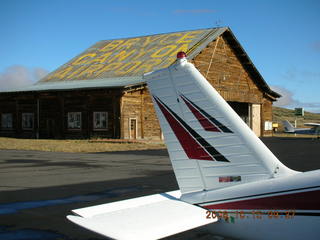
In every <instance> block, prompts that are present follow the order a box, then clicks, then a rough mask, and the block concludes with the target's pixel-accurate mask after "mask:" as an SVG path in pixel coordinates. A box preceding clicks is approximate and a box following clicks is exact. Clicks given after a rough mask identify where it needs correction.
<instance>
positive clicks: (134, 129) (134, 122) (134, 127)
mask: <svg viewBox="0 0 320 240" xmlns="http://www.w3.org/2000/svg"><path fill="white" fill-rule="evenodd" d="M129 123H130V128H129V129H130V133H129V136H130V139H137V119H136V118H130V119H129Z"/></svg>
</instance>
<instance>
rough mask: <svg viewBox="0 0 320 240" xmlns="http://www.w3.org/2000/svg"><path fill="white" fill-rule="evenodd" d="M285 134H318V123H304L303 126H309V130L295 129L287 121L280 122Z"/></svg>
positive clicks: (319, 128) (319, 125)
mask: <svg viewBox="0 0 320 240" xmlns="http://www.w3.org/2000/svg"><path fill="white" fill-rule="evenodd" d="M282 124H283V126H284V132H285V133H296V134H316V135H319V134H320V123H305V124H304V125H305V126H311V128H295V127H294V126H293V125H292V124H291V123H290V122H289V121H288V120H284V121H282Z"/></svg>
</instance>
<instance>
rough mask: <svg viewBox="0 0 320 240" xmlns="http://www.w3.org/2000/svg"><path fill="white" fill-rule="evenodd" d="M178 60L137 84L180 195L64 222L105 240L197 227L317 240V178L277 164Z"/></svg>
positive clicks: (79, 214)
mask: <svg viewBox="0 0 320 240" xmlns="http://www.w3.org/2000/svg"><path fill="white" fill-rule="evenodd" d="M177 58H178V59H177V63H176V64H174V65H172V66H170V67H169V68H165V69H161V70H158V71H155V72H152V73H149V74H146V75H145V76H144V78H145V80H146V82H147V84H148V88H149V90H150V93H151V97H152V99H153V103H154V106H155V109H156V112H157V116H158V119H159V121H160V125H161V128H162V131H163V134H164V136H165V142H166V145H167V148H168V152H169V157H170V160H171V163H172V167H173V170H174V174H175V177H176V179H177V182H178V186H179V190H177V191H173V192H167V193H160V194H155V195H149V196H144V197H139V198H133V199H129V200H123V201H118V202H113V203H107V204H102V205H97V206H91V207H87V208H81V209H76V210H73V213H74V214H75V215H72V216H68V217H67V218H68V219H69V220H70V221H72V222H74V223H76V224H78V225H80V226H82V227H84V228H87V229H89V230H91V231H94V232H96V233H99V234H101V235H104V236H107V237H109V238H112V239H125V240H132V239H148V240H150V239H160V238H164V237H167V236H170V235H174V234H177V233H180V232H182V231H186V230H189V229H193V228H197V227H200V226H204V225H206V226H207V228H208V230H210V231H211V232H212V233H213V234H214V235H220V236H226V237H232V238H235V239H255V240H259V239H261V240H269V239H274V240H275V239H290V240H293V239H319V236H320V227H319V226H320V204H319V203H320V170H315V171H309V172H297V171H294V170H291V169H289V168H288V167H286V166H285V165H284V164H282V163H281V162H280V161H279V160H278V159H277V157H276V156H275V155H274V154H273V153H272V152H271V151H270V150H269V149H268V148H267V147H266V146H265V145H264V144H263V143H262V142H261V140H260V139H259V138H258V137H257V136H256V135H255V134H254V133H253V132H252V130H251V129H250V128H249V127H248V126H247V125H246V124H245V123H244V122H243V121H242V120H241V118H240V117H239V116H238V115H237V113H236V112H235V111H234V110H233V109H232V108H231V107H230V106H229V105H228V103H227V102H226V101H225V100H224V99H223V98H222V97H221V96H220V94H219V93H218V92H217V91H216V90H215V89H214V88H213V87H212V85H210V83H209V82H208V81H207V80H206V79H205V78H204V77H203V76H202V75H201V73H200V72H199V71H198V70H197V69H196V68H195V67H194V65H193V64H191V63H189V62H188V61H187V59H186V55H185V53H183V52H179V53H178V55H177ZM305 160H307V159H301V161H305Z"/></svg>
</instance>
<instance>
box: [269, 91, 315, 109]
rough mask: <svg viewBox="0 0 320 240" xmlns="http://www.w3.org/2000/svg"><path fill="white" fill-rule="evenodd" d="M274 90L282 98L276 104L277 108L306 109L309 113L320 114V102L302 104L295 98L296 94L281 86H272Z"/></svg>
mask: <svg viewBox="0 0 320 240" xmlns="http://www.w3.org/2000/svg"><path fill="white" fill-rule="evenodd" d="M271 88H272V90H273V91H275V92H277V93H279V94H280V95H281V97H280V98H279V99H278V100H277V101H276V102H274V104H273V105H274V106H276V107H284V108H298V107H299V108H305V109H306V110H307V111H309V112H314V113H320V102H301V101H299V100H296V99H295V98H294V93H293V92H291V91H290V90H288V89H286V88H284V87H281V86H271Z"/></svg>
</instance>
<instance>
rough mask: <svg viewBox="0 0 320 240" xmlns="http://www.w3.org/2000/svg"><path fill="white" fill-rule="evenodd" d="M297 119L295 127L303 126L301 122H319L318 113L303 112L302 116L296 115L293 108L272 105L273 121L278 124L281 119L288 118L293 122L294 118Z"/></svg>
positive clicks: (319, 116)
mask: <svg viewBox="0 0 320 240" xmlns="http://www.w3.org/2000/svg"><path fill="white" fill-rule="evenodd" d="M295 119H297V127H305V126H304V125H303V124H304V123H307V122H316V123H320V113H311V112H306V111H305V112H304V117H296V116H295V115H294V110H291V109H286V108H281V107H273V122H277V123H279V124H280V125H282V124H281V122H282V121H283V120H288V121H290V122H291V123H292V124H294V120H295Z"/></svg>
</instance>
